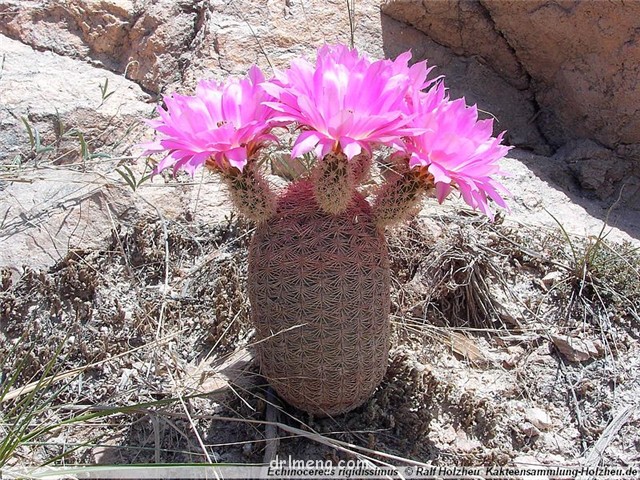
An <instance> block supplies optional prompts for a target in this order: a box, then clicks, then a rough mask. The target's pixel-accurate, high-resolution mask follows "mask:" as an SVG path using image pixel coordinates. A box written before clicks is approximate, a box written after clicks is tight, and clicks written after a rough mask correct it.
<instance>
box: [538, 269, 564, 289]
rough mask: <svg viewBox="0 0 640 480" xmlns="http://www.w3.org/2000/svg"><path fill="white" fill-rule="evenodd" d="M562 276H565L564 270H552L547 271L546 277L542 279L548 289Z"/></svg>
mask: <svg viewBox="0 0 640 480" xmlns="http://www.w3.org/2000/svg"><path fill="white" fill-rule="evenodd" d="M562 277H563V275H562V272H559V271H558V270H552V271H551V272H549V273H547V274H546V275H545V276H544V277H542V279H541V280H540V281H541V282H542V284H543V285H544V286H545V288H547V289H548V288H550V287H551V286H552V285H553V284H555V283H556V282H557V281H558V280H560V279H561V278H562Z"/></svg>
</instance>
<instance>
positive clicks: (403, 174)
mask: <svg viewBox="0 0 640 480" xmlns="http://www.w3.org/2000/svg"><path fill="white" fill-rule="evenodd" d="M409 59H410V54H409V53H406V54H403V55H400V56H399V57H398V58H397V59H396V60H393V61H391V60H379V61H375V62H373V61H371V60H369V59H368V58H367V57H366V56H360V55H359V54H358V52H357V51H355V50H350V49H348V48H347V47H344V46H334V47H332V46H326V45H325V46H323V47H321V48H320V50H319V51H318V58H317V61H316V65H315V66H314V65H312V64H310V63H308V62H307V61H305V60H297V61H295V62H293V63H292V65H291V68H290V69H289V70H287V71H283V72H276V74H275V78H274V79H271V80H269V81H265V79H264V76H263V75H262V73H261V72H260V71H259V70H258V69H257V67H253V68H252V69H251V70H250V72H249V75H248V77H247V78H245V79H241V80H237V79H231V80H229V81H228V82H226V83H222V84H218V83H215V82H201V84H199V85H198V89H197V90H196V95H195V96H192V97H187V96H181V95H172V96H167V97H165V102H164V103H165V105H166V107H165V108H163V107H158V113H159V115H160V119H159V120H155V121H152V122H151V125H152V126H153V127H154V128H155V129H156V130H157V132H158V135H157V137H156V140H155V141H154V142H151V143H149V144H147V145H146V152H147V153H154V152H166V155H165V157H164V158H163V159H162V160H161V161H160V163H159V164H158V166H157V168H156V172H159V171H161V170H162V169H164V168H167V167H170V166H172V167H173V168H174V171H175V170H177V169H180V168H183V169H185V170H187V171H188V172H190V173H193V171H194V170H195V169H196V168H198V167H200V166H206V167H208V168H209V169H210V170H212V171H214V172H217V173H219V174H220V175H221V176H222V178H223V180H224V181H225V183H226V184H227V187H228V189H229V193H230V197H231V200H232V202H233V204H234V205H235V207H236V208H237V209H238V210H239V211H240V212H241V213H242V214H243V215H245V216H246V217H248V218H250V219H252V220H254V221H255V222H256V224H257V225H256V230H255V233H254V236H253V238H252V240H251V245H250V249H249V273H248V290H249V298H250V301H251V309H252V313H251V316H252V320H253V323H254V325H255V327H256V337H257V338H256V349H257V352H258V358H259V360H260V367H261V371H262V373H263V374H264V376H265V377H266V378H267V379H268V381H269V382H270V383H271V385H272V386H273V387H274V389H275V390H276V391H277V392H278V393H279V394H280V395H281V396H282V397H283V398H284V399H286V400H287V401H288V402H289V403H290V404H292V405H294V406H296V407H298V408H301V409H303V410H306V411H308V412H311V413H314V414H316V415H336V414H340V413H344V412H347V411H349V410H350V409H352V408H355V407H357V406H359V405H361V404H362V403H363V402H365V401H366V400H367V398H369V396H370V395H371V393H372V392H373V391H374V390H375V388H376V387H377V385H378V384H379V382H380V381H381V379H382V378H383V376H384V373H385V371H386V366H387V355H388V350H389V335H390V328H391V327H390V323H389V318H388V317H389V308H390V292H389V288H390V286H389V285H390V279H389V278H390V275H389V259H388V253H387V247H386V240H385V228H386V227H387V226H389V225H392V224H394V223H397V222H400V221H403V220H405V219H407V218H408V217H409V216H410V215H411V214H412V213H413V212H414V211H415V210H416V209H418V208H419V205H420V202H421V200H422V198H423V196H424V194H425V193H426V192H427V191H434V192H435V196H436V197H437V199H438V201H440V202H442V201H443V200H444V199H445V198H446V197H447V195H449V194H450V193H451V192H452V191H454V190H458V191H459V192H460V194H461V195H462V198H463V199H464V200H465V201H466V202H467V203H468V204H469V205H471V206H472V207H473V208H477V209H480V210H481V211H483V212H484V213H486V214H487V215H489V216H491V215H492V211H491V209H490V207H489V200H490V199H491V200H493V201H494V202H495V203H497V204H498V205H500V206H502V207H506V204H505V203H504V200H503V199H502V196H501V194H505V193H508V192H506V190H505V189H504V187H502V185H500V184H499V183H498V182H496V181H495V180H494V179H493V176H495V175H496V174H499V173H501V172H500V170H499V168H498V161H499V160H500V159H501V158H502V157H504V155H505V154H506V153H507V151H508V149H509V147H506V146H504V145H502V144H501V141H502V134H501V135H499V136H498V137H493V136H492V125H493V124H492V121H491V120H482V121H478V118H477V110H476V109H475V107H468V106H467V105H466V104H465V103H464V99H460V100H454V101H451V100H449V98H448V97H447V95H446V89H445V88H444V85H443V83H442V82H441V81H437V82H436V81H427V80H426V75H427V73H428V71H429V70H428V69H427V68H426V63H425V62H419V63H417V64H415V65H412V66H409V65H408V62H409ZM425 89H428V90H425ZM291 125H294V126H295V127H296V129H297V131H299V132H300V134H299V135H298V137H297V138H296V140H295V142H294V145H293V147H292V150H291V158H296V157H299V156H301V155H305V154H307V153H309V152H312V151H313V152H314V153H315V157H316V159H317V160H316V165H315V167H314V168H313V169H312V172H311V174H310V175H309V176H308V177H305V178H302V179H299V180H297V181H294V182H293V183H291V184H290V185H289V186H288V188H286V189H285V190H284V191H282V192H272V191H271V188H270V186H269V183H268V182H267V181H266V179H265V178H264V177H263V175H262V172H261V170H260V168H259V165H260V162H259V161H258V158H259V154H260V151H261V149H262V147H263V146H264V144H266V143H267V142H270V141H274V140H276V137H275V136H274V135H273V131H275V129H276V128H277V127H281V126H291ZM377 145H385V146H387V147H391V148H393V149H394V150H395V151H396V153H395V154H394V155H393V156H392V158H391V160H393V161H394V162H395V173H396V175H395V177H394V178H390V179H389V180H387V181H386V182H384V183H383V184H382V185H381V186H380V187H379V188H378V190H377V192H376V193H375V195H374V198H373V199H372V205H373V206H372V205H371V204H370V203H369V201H368V200H367V199H366V198H365V197H364V196H363V194H362V193H360V192H359V190H358V187H359V186H360V185H362V184H363V183H365V182H367V181H368V180H369V179H370V171H371V163H372V151H373V149H374V147H376V146H377Z"/></svg>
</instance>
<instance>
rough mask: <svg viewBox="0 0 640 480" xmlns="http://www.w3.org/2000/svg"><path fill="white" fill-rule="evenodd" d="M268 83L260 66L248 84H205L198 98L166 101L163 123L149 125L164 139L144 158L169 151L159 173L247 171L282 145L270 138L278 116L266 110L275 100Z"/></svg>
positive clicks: (246, 80)
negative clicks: (257, 157)
mask: <svg viewBox="0 0 640 480" xmlns="http://www.w3.org/2000/svg"><path fill="white" fill-rule="evenodd" d="M264 80H265V79H264V75H263V74H262V72H261V71H260V69H259V68H258V67H256V66H254V67H252V68H251V70H249V74H248V76H247V77H246V78H243V79H230V80H228V81H226V82H224V83H218V82H215V81H212V80H209V81H206V80H203V81H201V82H200V83H199V84H198V86H197V88H196V93H195V95H194V96H186V95H178V94H173V95H168V96H165V97H164V104H165V108H162V107H161V106H158V109H157V111H158V114H159V115H160V118H159V119H156V120H151V121H149V124H150V125H151V126H152V127H153V128H154V129H155V130H156V131H157V133H158V137H157V138H156V139H155V141H153V142H150V143H148V144H146V145H144V147H146V151H145V153H144V154H149V153H155V152H168V154H167V156H166V157H165V158H164V159H163V160H161V161H160V162H159V163H158V165H157V167H156V169H155V172H156V173H158V172H160V171H162V170H164V169H165V168H167V167H170V166H173V169H174V172H175V171H177V170H178V169H180V168H183V169H184V170H186V171H187V172H188V173H190V174H191V175H193V174H194V172H195V171H196V169H197V168H198V167H201V166H202V165H204V164H205V163H208V164H209V165H210V166H217V167H218V168H221V169H226V168H229V166H232V167H236V168H238V169H240V170H242V169H243V168H244V166H245V165H246V163H247V161H248V160H249V159H250V158H251V157H252V156H253V155H254V154H255V152H256V151H257V150H258V149H259V148H260V147H261V146H262V145H263V144H264V143H265V142H267V141H269V140H276V138H275V137H274V136H273V135H271V134H270V131H271V128H272V127H273V122H272V116H273V113H274V112H273V110H272V109H271V108H269V107H267V106H265V105H264V102H267V101H269V100H273V98H272V97H271V96H270V95H269V94H268V93H267V92H265V91H264V89H263V88H262V87H261V86H260V84H261V83H263V82H264ZM211 162H213V163H211Z"/></svg>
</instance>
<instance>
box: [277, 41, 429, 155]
mask: <svg viewBox="0 0 640 480" xmlns="http://www.w3.org/2000/svg"><path fill="white" fill-rule="evenodd" d="M410 58H411V53H410V52H407V53H405V54H403V55H400V56H399V57H398V58H397V59H396V60H394V61H390V60H380V61H376V62H371V60H369V58H367V57H366V56H364V55H363V56H360V55H359V54H358V52H357V51H356V50H355V49H353V50H352V49H349V48H347V47H346V46H344V45H336V46H329V45H324V46H322V47H321V48H320V49H319V50H318V55H317V60H316V65H315V66H314V65H312V64H311V63H309V62H308V61H306V60H303V59H298V60H294V61H293V62H292V63H291V67H290V68H289V69H288V70H286V71H284V72H276V74H275V77H276V78H275V80H274V81H273V82H269V83H266V84H264V88H265V90H267V91H268V92H269V93H270V94H271V95H273V96H274V97H275V98H276V99H277V101H274V102H269V103H268V105H269V106H271V107H272V108H273V109H274V110H276V111H277V112H278V113H277V114H276V115H275V118H276V119H278V120H281V121H286V122H297V124H298V125H299V127H300V129H301V130H302V133H301V134H300V135H299V136H298V138H297V139H296V141H295V144H294V146H293V149H292V151H291V156H292V157H294V158H295V157H298V156H300V155H303V154H305V153H307V152H310V151H312V150H315V153H316V155H317V157H318V158H324V156H325V155H326V154H327V153H329V152H331V151H333V152H336V153H337V152H340V151H341V152H343V153H344V154H345V155H346V156H347V158H348V159H351V158H353V157H354V156H356V155H358V154H360V153H361V152H362V151H363V150H365V151H366V152H367V153H369V154H370V153H371V149H372V144H374V143H379V144H386V145H395V144H397V143H399V141H400V137H402V136H404V135H411V134H413V133H415V132H416V129H415V128H412V127H410V126H409V123H410V121H411V118H412V117H411V115H410V111H409V110H410V104H411V101H410V97H411V96H412V95H414V94H415V93H416V92H418V91H420V90H421V89H422V88H425V87H426V86H427V85H429V83H430V82H427V81H425V78H426V75H427V73H428V70H427V68H426V63H425V62H420V63H417V64H415V65H413V66H411V67H409V66H408V61H409V59H410Z"/></svg>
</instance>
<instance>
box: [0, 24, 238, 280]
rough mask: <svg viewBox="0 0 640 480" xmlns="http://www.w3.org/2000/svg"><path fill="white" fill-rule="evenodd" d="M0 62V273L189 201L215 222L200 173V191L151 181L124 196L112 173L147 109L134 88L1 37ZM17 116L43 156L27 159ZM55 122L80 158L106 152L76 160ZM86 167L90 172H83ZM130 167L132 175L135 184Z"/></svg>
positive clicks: (209, 187)
mask: <svg viewBox="0 0 640 480" xmlns="http://www.w3.org/2000/svg"><path fill="white" fill-rule="evenodd" d="M0 58H4V68H3V70H2V77H1V78H0V87H1V88H0V104H1V105H2V106H3V108H2V109H0V164H2V165H4V166H7V165H13V170H12V171H13V172H15V174H12V175H6V174H5V175H3V176H2V178H1V179H0V195H2V202H0V218H1V219H2V223H1V224H2V228H1V230H0V251H2V252H3V254H2V256H1V257H0V267H10V268H11V269H13V271H14V272H16V271H20V270H21V269H22V267H23V266H29V267H32V268H46V267H47V266H49V265H52V264H53V263H55V262H56V261H57V260H58V259H59V258H61V257H64V256H65V255H66V253H67V251H68V250H69V249H70V248H85V249H90V248H96V249H99V248H103V247H104V245H105V239H107V238H109V236H110V234H111V230H112V228H113V227H114V226H115V225H117V224H118V223H120V222H126V221H135V220H136V219H140V218H154V219H157V218H158V216H159V215H160V216H162V217H163V218H166V219H177V218H179V217H181V216H183V215H184V214H185V211H189V209H190V208H193V205H194V204H195V203H197V202H200V206H201V208H199V216H200V217H201V218H202V220H203V221H211V222H216V221H221V220H222V219H223V218H224V216H225V215H226V214H227V213H228V212H229V207H228V202H227V200H226V198H227V197H226V194H225V193H224V190H223V189H222V188H221V185H220V183H219V182H218V180H217V179H216V178H215V177H211V176H207V177H206V178H205V179H204V181H203V183H202V185H199V184H195V182H191V183H190V184H188V185H180V184H178V183H176V182H172V184H170V185H165V184H164V181H163V180H162V178H161V177H157V178H156V179H154V180H153V182H151V181H149V182H147V183H145V184H143V185H142V186H141V187H140V188H139V189H138V190H137V191H136V194H135V195H133V194H132V191H131V189H130V188H129V187H128V186H127V185H126V184H125V182H124V180H123V179H122V178H121V177H120V176H119V175H118V174H117V173H116V172H115V168H116V167H117V165H118V163H119V162H120V160H118V158H119V157H118V155H119V154H121V153H123V152H126V151H127V150H128V149H129V148H130V144H131V143H132V142H135V141H136V140H137V138H128V137H127V136H126V132H127V131H129V130H131V129H135V128H136V126H138V127H137V128H138V129H139V124H140V119H141V118H142V117H144V116H147V115H148V114H149V113H150V112H151V111H152V109H153V106H152V105H149V104H148V103H147V100H148V95H147V94H145V93H144V92H143V91H142V90H141V89H140V87H139V86H138V85H136V84H135V83H133V82H131V81H129V80H126V79H124V78H122V77H120V76H117V75H115V74H113V73H111V72H107V71H105V70H103V69H98V68H95V67H92V66H90V65H88V64H86V63H83V62H78V61H74V60H72V59H69V58H65V57H61V56H59V55H57V54H55V53H52V52H36V51H34V50H33V49H32V48H30V47H28V46H26V45H24V44H22V43H20V42H17V41H14V40H10V39H7V38H6V37H4V36H2V35H0ZM104 79H108V80H109V83H108V85H109V91H113V92H114V93H113V95H111V96H110V97H109V98H108V99H106V100H104V99H103V98H102V95H101V92H100V82H101V81H102V82H104ZM103 100H104V101H103ZM21 118H25V119H26V120H27V121H28V122H29V124H30V125H31V128H32V129H38V131H39V132H40V134H41V137H42V140H41V141H42V145H43V146H44V147H50V148H52V150H51V151H48V152H46V153H41V154H38V155H35V156H34V152H33V149H32V148H31V147H30V144H29V139H28V136H27V133H26V128H25V126H24V124H23V123H22V121H21V120H20V119H21ZM60 124H64V125H65V126H66V127H65V130H66V131H67V132H68V131H69V130H70V129H75V130H76V131H77V132H80V133H82V134H83V138H84V139H85V141H86V143H87V144H88V146H87V148H88V149H90V152H95V151H98V150H99V151H102V152H103V153H105V154H106V153H107V152H108V154H109V155H107V156H104V157H98V158H93V159H83V158H82V155H81V152H80V150H81V147H80V144H79V140H78V136H77V135H76V136H73V135H60V132H59V128H60ZM34 131H35V130H34ZM121 143H124V146H121ZM112 157H115V158H112ZM16 159H17V162H14V160H16ZM83 160H86V161H88V162H90V163H89V165H84V166H83V163H82V162H83ZM139 163H140V164H141V163H142V162H139ZM88 166H90V167H91V170H92V171H83V170H87V169H86V168H84V167H88ZM138 167H139V168H137V167H135V166H133V170H134V171H135V173H136V175H138V178H139V177H140V176H141V168H142V165H139V166H138Z"/></svg>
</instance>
